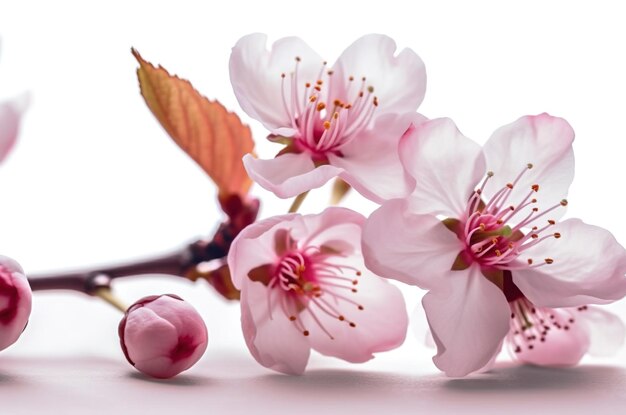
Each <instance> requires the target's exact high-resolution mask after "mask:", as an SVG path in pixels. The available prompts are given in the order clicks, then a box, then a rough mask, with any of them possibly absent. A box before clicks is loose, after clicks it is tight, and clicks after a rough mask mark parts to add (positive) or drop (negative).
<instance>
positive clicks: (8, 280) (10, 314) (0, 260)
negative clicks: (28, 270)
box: [0, 255, 32, 350]
mask: <svg viewBox="0 0 626 415" xmlns="http://www.w3.org/2000/svg"><path fill="white" fill-rule="evenodd" d="M31 303H32V294H31V291H30V285H28V280H27V279H26V277H25V276H24V271H23V270H22V267H20V266H19V264H18V263H17V262H15V261H13V260H12V259H11V258H7V257H5V256H1V255H0V350H3V349H6V348H7V347H9V346H10V345H12V344H13V343H15V342H16V341H17V339H18V338H19V337H20V335H21V334H22V332H23V331H24V329H25V328H26V324H27V323H28V317H29V316H30V310H31Z"/></svg>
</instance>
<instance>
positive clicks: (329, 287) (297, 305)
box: [249, 232, 364, 339]
mask: <svg viewBox="0 0 626 415" xmlns="http://www.w3.org/2000/svg"><path fill="white" fill-rule="evenodd" d="M277 252H281V253H282V256H281V257H280V259H279V261H278V262H277V263H276V264H273V265H272V264H268V265H265V266H262V267H259V268H257V269H256V270H253V271H251V272H250V274H249V276H250V278H251V279H252V280H254V281H260V282H262V283H264V284H265V285H267V288H268V290H267V308H268V311H269V316H270V319H273V318H274V316H273V311H275V310H280V312H281V314H282V315H283V317H284V318H287V319H289V320H290V321H292V322H293V323H294V324H295V326H296V327H297V328H298V330H300V331H301V332H302V334H304V335H305V336H308V335H309V334H310V331H309V328H308V327H305V324H306V323H305V321H303V319H302V314H303V313H306V314H308V315H309V316H310V317H311V318H310V319H309V320H308V321H310V322H313V323H314V324H315V325H316V326H317V327H319V329H321V330H322V331H323V332H324V333H325V334H326V335H327V336H328V337H330V338H331V339H333V338H334V337H333V335H332V334H331V330H330V329H329V328H328V327H326V326H327V325H328V323H329V320H328V317H330V318H331V319H332V320H331V321H339V322H342V323H345V324H348V325H349V326H350V327H356V323H355V322H354V321H353V320H352V319H350V318H349V314H351V313H352V312H355V311H362V310H364V307H363V305H361V304H360V303H359V302H358V301H357V299H358V293H359V290H358V289H357V288H356V287H357V285H358V283H359V278H360V277H361V276H362V273H361V271H360V270H359V269H357V268H354V267H352V266H350V265H347V264H341V261H337V260H336V259H335V258H333V257H340V258H344V256H343V255H342V254H341V253H340V252H338V251H337V250H335V249H333V248H329V247H327V246H324V245H322V246H321V247H317V246H307V247H304V248H299V247H298V244H297V242H296V241H294V240H293V239H291V237H290V235H289V232H284V233H280V232H279V233H277Z"/></svg>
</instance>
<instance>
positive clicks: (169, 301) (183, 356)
mask: <svg viewBox="0 0 626 415" xmlns="http://www.w3.org/2000/svg"><path fill="white" fill-rule="evenodd" d="M119 335H120V343H121V346H122V350H123V351H124V355H125V356H126V359H128V361H129V362H130V364H131V365H133V366H135V368H136V369H137V370H139V371H140V372H143V373H145V374H146V375H149V376H152V377H155V378H163V379H165V378H171V377H173V376H176V375H177V374H179V373H180V372H182V371H184V370H187V369H189V368H190V367H191V366H193V365H194V364H195V363H196V362H197V361H198V360H199V359H200V357H202V355H203V354H204V351H205V350H206V347H207V342H208V336H207V329H206V326H205V325H204V321H202V317H200V314H198V312H197V311H196V310H195V309H194V308H193V307H192V306H191V305H189V304H188V303H186V302H185V301H183V300H182V299H181V298H180V297H178V296H175V295H172V294H165V295H158V296H157V295H155V296H150V297H145V298H142V299H141V300H139V301H137V302H136V303H135V304H133V305H132V306H130V307H129V308H128V310H127V311H126V314H125V315H124V318H122V321H121V322H120V325H119Z"/></svg>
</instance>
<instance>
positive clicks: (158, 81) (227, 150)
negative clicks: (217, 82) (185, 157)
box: [132, 49, 254, 198]
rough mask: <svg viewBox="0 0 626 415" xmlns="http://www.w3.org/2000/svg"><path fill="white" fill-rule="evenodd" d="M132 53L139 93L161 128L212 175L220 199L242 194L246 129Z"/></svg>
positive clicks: (247, 149) (248, 148)
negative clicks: (135, 62)
mask: <svg viewBox="0 0 626 415" xmlns="http://www.w3.org/2000/svg"><path fill="white" fill-rule="evenodd" d="M132 53H133V55H134V56H135V58H136V59H137V61H138V62H139V68H137V77H138V78H139V86H140V88H141V95H142V96H143V98H144V99H145V101H146V104H148V107H149V108H150V110H151V111H152V113H153V114H154V116H155V117H156V118H157V120H159V122H160V123H161V125H162V126H163V128H165V130H166V131H167V133H168V134H169V135H170V137H172V139H174V141H175V142H176V144H178V145H179V146H180V148H182V149H183V150H184V151H185V152H186V153H187V154H189V156H190V157H191V158H192V159H194V160H195V162H196V163H198V164H199V165H200V167H202V169H203V170H204V171H205V172H206V173H207V174H208V175H209V176H210V177H211V179H213V181H214V182H215V184H216V185H217V187H218V189H219V196H220V198H224V197H226V196H228V195H230V194H238V195H239V196H241V197H242V198H243V197H244V196H245V195H246V193H247V192H248V189H249V188H250V185H251V184H252V181H251V180H250V178H249V177H248V175H247V174H246V171H245V169H244V167H243V163H242V162H241V158H242V157H243V156H244V155H245V154H246V153H250V152H252V149H253V147H254V142H253V141H252V134H251V132H250V128H249V127H248V126H247V125H244V124H243V123H242V122H241V120H240V119H239V117H238V116H237V115H236V114H234V113H232V112H229V111H228V110H227V109H226V108H224V106H223V105H222V104H220V103H219V102H217V101H209V100H208V99H207V98H205V97H203V96H202V95H200V93H199V92H198V91H196V89H195V88H194V87H193V85H191V83H190V82H189V81H187V80H184V79H180V78H179V77H178V76H176V75H170V74H169V72H168V71H167V70H166V69H165V68H163V67H162V66H159V67H158V68H157V67H155V66H154V65H152V64H151V63H150V62H147V61H145V60H144V59H143V58H142V57H141V55H139V52H137V51H136V50H135V49H132Z"/></svg>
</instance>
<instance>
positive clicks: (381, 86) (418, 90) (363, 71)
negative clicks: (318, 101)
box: [332, 34, 426, 117]
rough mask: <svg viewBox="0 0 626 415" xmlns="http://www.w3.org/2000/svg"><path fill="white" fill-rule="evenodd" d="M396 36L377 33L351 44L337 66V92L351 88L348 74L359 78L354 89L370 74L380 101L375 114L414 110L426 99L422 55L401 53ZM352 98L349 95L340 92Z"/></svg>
mask: <svg viewBox="0 0 626 415" xmlns="http://www.w3.org/2000/svg"><path fill="white" fill-rule="evenodd" d="M395 53H396V43H395V42H394V41H393V39H391V38H389V37H387V36H384V35H377V34H370V35H366V36H363V37H361V38H360V39H358V40H356V41H355V42H354V43H353V44H352V45H350V46H349V47H348V48H347V49H346V50H345V51H344V52H343V53H342V54H341V56H340V57H339V59H338V60H337V63H336V64H335V66H334V67H333V69H334V70H335V74H334V75H333V82H334V85H333V91H332V92H333V93H335V94H336V95H337V94H340V93H344V91H346V90H348V87H349V86H348V83H349V82H350V81H348V78H349V77H350V76H353V77H354V78H355V80H354V81H352V83H355V84H357V85H353V86H352V89H353V90H355V91H356V87H357V86H360V83H361V78H362V77H366V78H367V79H366V86H372V87H374V92H373V94H374V95H376V96H377V97H378V100H379V102H380V105H379V107H378V109H377V110H376V113H375V116H377V117H378V116H381V115H383V114H389V113H400V114H401V113H406V112H414V111H415V110H417V107H418V106H419V105H420V104H421V102H422V100H423V99H424V93H425V91H426V70H425V68H424V63H423V62H422V60H421V59H420V57H419V56H417V55H416V54H415V52H413V51H412V50H411V49H404V50H403V51H402V52H400V53H399V54H397V55H394V54H395ZM338 98H341V99H344V100H346V101H347V102H350V100H349V99H347V98H349V97H346V96H342V95H340V96H338Z"/></svg>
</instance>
